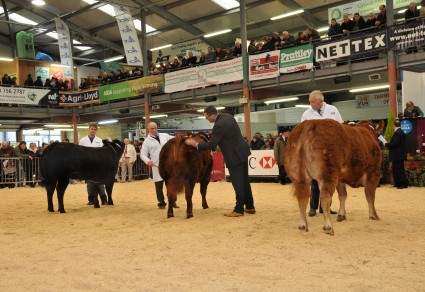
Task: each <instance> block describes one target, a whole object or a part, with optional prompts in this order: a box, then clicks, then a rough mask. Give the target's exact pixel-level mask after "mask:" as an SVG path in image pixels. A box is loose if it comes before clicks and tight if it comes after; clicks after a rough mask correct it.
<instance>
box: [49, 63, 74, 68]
mask: <svg viewBox="0 0 425 292" xmlns="http://www.w3.org/2000/svg"><path fill="white" fill-rule="evenodd" d="M50 66H52V67H63V68H69V67H70V66H69V65H62V64H51V65H50Z"/></svg>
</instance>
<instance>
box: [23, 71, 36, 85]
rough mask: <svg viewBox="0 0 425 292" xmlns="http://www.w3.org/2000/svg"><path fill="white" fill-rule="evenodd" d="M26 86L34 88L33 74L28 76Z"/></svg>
mask: <svg viewBox="0 0 425 292" xmlns="http://www.w3.org/2000/svg"><path fill="white" fill-rule="evenodd" d="M24 86H34V81H32V77H31V74H28V75H27V79H26V80H25V82H24Z"/></svg>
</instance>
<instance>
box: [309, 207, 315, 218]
mask: <svg viewBox="0 0 425 292" xmlns="http://www.w3.org/2000/svg"><path fill="white" fill-rule="evenodd" d="M308 216H310V217H314V216H316V210H314V209H310V211H309V212H308Z"/></svg>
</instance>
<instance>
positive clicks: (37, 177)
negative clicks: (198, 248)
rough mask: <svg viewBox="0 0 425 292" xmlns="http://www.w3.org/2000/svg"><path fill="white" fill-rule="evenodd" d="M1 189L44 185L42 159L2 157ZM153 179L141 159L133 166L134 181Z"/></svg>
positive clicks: (119, 175)
mask: <svg viewBox="0 0 425 292" xmlns="http://www.w3.org/2000/svg"><path fill="white" fill-rule="evenodd" d="M0 162H1V165H0V188H7V187H8V188H14V187H23V186H26V185H27V186H31V187H35V186H36V185H37V184H38V185H41V186H42V185H43V178H42V176H41V171H40V157H33V159H32V160H30V159H28V158H19V157H0ZM149 177H152V175H151V168H150V167H148V166H147V165H146V164H145V163H144V162H143V161H142V160H141V159H140V157H137V160H136V162H135V163H134V164H133V180H142V179H146V178H149ZM116 178H117V180H121V167H119V166H118V165H117V176H116Z"/></svg>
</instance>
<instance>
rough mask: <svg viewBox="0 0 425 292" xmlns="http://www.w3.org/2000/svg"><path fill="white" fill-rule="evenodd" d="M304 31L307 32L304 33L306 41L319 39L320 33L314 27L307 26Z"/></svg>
mask: <svg viewBox="0 0 425 292" xmlns="http://www.w3.org/2000/svg"><path fill="white" fill-rule="evenodd" d="M306 32H307V33H306V35H305V39H306V41H312V42H315V41H318V40H320V34H319V32H318V31H317V30H315V29H314V28H312V27H309V28H307V31H306Z"/></svg>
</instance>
